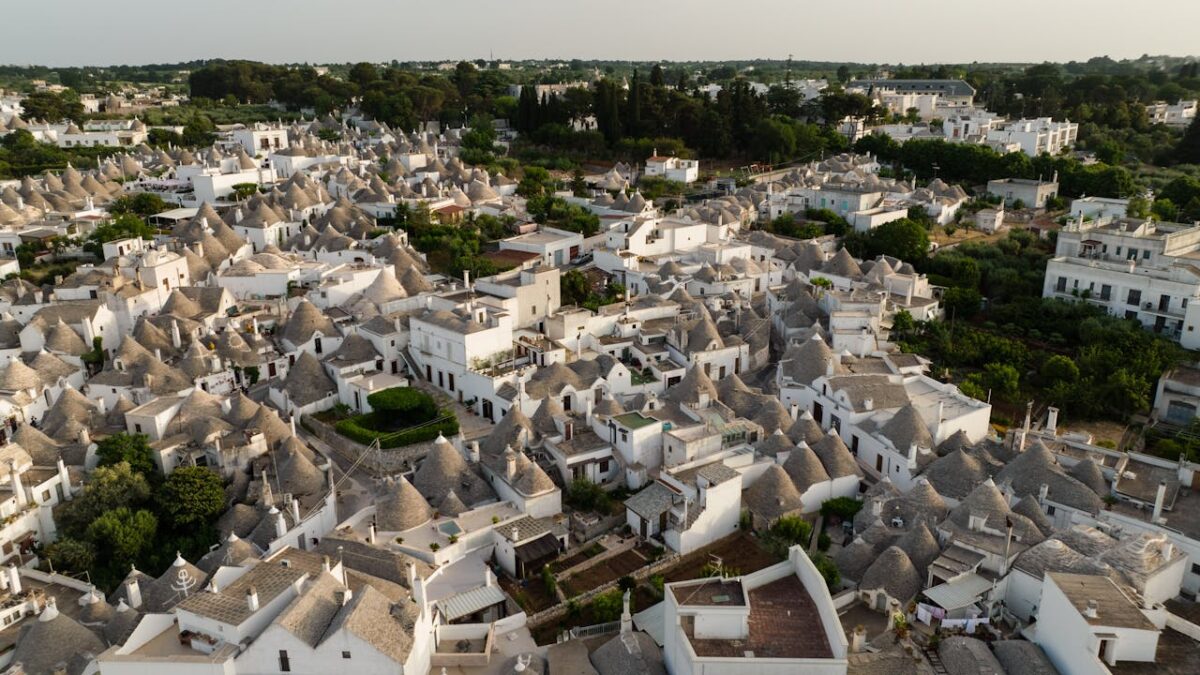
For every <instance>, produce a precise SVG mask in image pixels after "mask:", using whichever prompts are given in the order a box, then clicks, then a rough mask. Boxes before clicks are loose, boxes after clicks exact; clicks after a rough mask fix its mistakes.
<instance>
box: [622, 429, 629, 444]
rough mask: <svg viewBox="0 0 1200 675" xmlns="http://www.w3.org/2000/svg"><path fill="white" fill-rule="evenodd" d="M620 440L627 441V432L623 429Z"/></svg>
mask: <svg viewBox="0 0 1200 675" xmlns="http://www.w3.org/2000/svg"><path fill="white" fill-rule="evenodd" d="M621 442H622V443H628V442H629V432H628V431H625V430H624V429H622V430H621Z"/></svg>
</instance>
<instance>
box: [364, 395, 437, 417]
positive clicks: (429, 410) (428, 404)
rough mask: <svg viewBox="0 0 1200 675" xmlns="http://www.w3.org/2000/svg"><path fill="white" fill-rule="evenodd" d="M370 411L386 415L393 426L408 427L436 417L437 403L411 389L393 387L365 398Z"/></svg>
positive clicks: (431, 398)
mask: <svg viewBox="0 0 1200 675" xmlns="http://www.w3.org/2000/svg"><path fill="white" fill-rule="evenodd" d="M367 402H368V403H370V404H371V409H372V410H375V411H377V412H380V413H384V412H386V413H387V417H388V418H389V420H392V421H394V422H395V423H396V424H395V426H402V427H409V426H415V425H418V424H421V423H423V422H428V421H429V420H432V419H434V418H436V417H437V416H438V413H439V411H438V407H437V403H436V402H434V400H433V397H432V396H430V395H429V394H426V393H425V392H423V391H421V390H419V389H413V388H411V387H393V388H392V389H384V390H383V391H377V392H375V393H373V394H371V395H370V396H368V397H367Z"/></svg>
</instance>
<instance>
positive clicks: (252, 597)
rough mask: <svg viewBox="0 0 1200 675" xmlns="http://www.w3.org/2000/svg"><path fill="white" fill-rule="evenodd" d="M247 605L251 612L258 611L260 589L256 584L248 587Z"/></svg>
mask: <svg viewBox="0 0 1200 675" xmlns="http://www.w3.org/2000/svg"><path fill="white" fill-rule="evenodd" d="M246 607H247V608H248V609H249V610H250V611H251V612H257V611H258V589H257V588H255V587H254V586H251V587H250V588H247V589H246Z"/></svg>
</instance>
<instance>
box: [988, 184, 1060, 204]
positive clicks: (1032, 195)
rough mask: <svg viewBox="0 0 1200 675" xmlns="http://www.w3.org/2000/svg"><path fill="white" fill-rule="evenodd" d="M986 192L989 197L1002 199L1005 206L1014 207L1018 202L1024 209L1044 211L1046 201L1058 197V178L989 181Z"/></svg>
mask: <svg viewBox="0 0 1200 675" xmlns="http://www.w3.org/2000/svg"><path fill="white" fill-rule="evenodd" d="M987 191H988V194H989V195H993V196H996V197H1000V198H1001V199H1003V200H1004V205H1005V206H1015V205H1016V204H1017V202H1020V203H1021V204H1022V205H1024V208H1030V209H1044V208H1046V201H1047V200H1050V199H1053V198H1055V197H1057V196H1058V176H1055V177H1054V180H1049V181H1042V180H1033V179H1028V178H1000V179H997V180H990V181H988V184H987Z"/></svg>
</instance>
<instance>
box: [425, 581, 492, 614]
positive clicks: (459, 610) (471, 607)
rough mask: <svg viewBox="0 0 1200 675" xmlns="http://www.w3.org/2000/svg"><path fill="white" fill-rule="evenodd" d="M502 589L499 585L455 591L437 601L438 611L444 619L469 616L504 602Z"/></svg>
mask: <svg viewBox="0 0 1200 675" xmlns="http://www.w3.org/2000/svg"><path fill="white" fill-rule="evenodd" d="M504 600H505V597H504V591H502V590H500V587H499V586H480V587H479V588H476V589H473V590H470V591H465V592H463V593H457V594H455V595H452V596H450V597H448V598H443V599H441V600H438V601H437V608H438V611H439V612H441V613H442V618H443V619H444V620H446V621H454V620H455V619H458V618H461V617H464V616H470V615H472V614H474V613H475V612H478V611H480V610H483V609H487V608H488V607H491V606H492V605H498V604H500V603H502V602H504Z"/></svg>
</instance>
